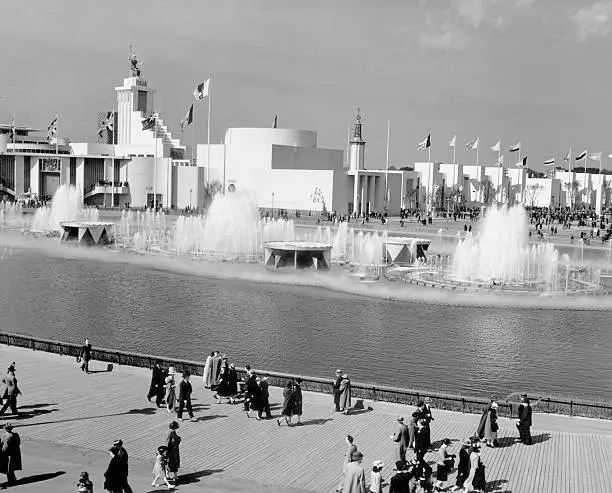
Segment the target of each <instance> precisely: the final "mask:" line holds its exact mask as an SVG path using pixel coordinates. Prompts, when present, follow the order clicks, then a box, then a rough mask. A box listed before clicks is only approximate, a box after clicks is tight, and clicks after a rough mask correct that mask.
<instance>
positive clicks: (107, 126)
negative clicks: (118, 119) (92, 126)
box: [98, 110, 115, 137]
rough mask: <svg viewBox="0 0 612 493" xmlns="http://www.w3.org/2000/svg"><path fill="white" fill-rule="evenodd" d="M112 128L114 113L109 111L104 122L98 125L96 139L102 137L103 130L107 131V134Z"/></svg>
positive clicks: (113, 125)
mask: <svg viewBox="0 0 612 493" xmlns="http://www.w3.org/2000/svg"><path fill="white" fill-rule="evenodd" d="M114 127H115V111H114V110H113V111H109V112H108V113H107V114H106V120H104V121H103V122H102V125H100V128H99V129H98V137H102V134H103V133H104V130H108V131H109V132H112V131H113V129H114Z"/></svg>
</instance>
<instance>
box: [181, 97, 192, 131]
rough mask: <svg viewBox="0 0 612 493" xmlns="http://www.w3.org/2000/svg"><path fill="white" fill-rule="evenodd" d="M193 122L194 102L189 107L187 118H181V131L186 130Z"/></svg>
mask: <svg viewBox="0 0 612 493" xmlns="http://www.w3.org/2000/svg"><path fill="white" fill-rule="evenodd" d="M192 123H193V104H192V105H191V106H190V107H189V111H187V114H186V115H185V118H183V119H182V120H181V132H182V131H183V130H185V129H186V128H187V127H188V126H189V125H191V124H192Z"/></svg>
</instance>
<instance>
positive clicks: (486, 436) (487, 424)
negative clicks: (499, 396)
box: [476, 400, 499, 447]
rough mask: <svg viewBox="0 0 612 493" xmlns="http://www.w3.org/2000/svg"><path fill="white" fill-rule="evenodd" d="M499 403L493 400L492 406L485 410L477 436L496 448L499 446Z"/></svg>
mask: <svg viewBox="0 0 612 493" xmlns="http://www.w3.org/2000/svg"><path fill="white" fill-rule="evenodd" d="M498 407H499V406H498V404H497V402H495V401H494V400H491V404H489V406H488V407H487V408H486V409H485V410H484V412H483V413H482V417H481V418H480V423H479V424H478V429H477V430H476V434H477V435H478V438H480V439H482V441H483V442H484V443H486V444H487V445H488V446H489V447H495V446H496V445H497V430H498V429H499V426H498V424H497V408H498Z"/></svg>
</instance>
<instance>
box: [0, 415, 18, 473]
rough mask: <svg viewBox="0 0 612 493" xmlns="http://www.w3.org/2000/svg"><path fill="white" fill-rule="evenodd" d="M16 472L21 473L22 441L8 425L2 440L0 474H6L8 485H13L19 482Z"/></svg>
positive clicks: (10, 425) (0, 444)
mask: <svg viewBox="0 0 612 493" xmlns="http://www.w3.org/2000/svg"><path fill="white" fill-rule="evenodd" d="M15 471H21V439H20V438H19V435H18V434H17V433H15V432H13V425H12V424H10V423H8V424H6V425H5V426H4V435H3V436H2V438H1V439H0V473H3V474H6V479H7V481H8V483H9V484H12V483H14V482H15V481H16V480H17V478H15Z"/></svg>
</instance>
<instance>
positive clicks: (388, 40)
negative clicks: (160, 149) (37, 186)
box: [0, 0, 612, 169]
mask: <svg viewBox="0 0 612 493" xmlns="http://www.w3.org/2000/svg"><path fill="white" fill-rule="evenodd" d="M5 3H6V4H5V5H3V7H2V17H3V20H4V22H3V23H2V24H3V25H2V29H1V30H0V46H2V50H0V97H1V98H2V99H0V121H2V122H6V123H9V122H10V121H11V118H12V116H13V114H15V115H16V122H17V124H18V125H29V126H32V127H35V128H41V129H46V126H47V125H48V124H49V122H50V121H51V120H52V118H53V117H54V116H55V114H59V116H60V130H59V133H60V134H61V135H62V136H67V137H69V138H70V139H71V141H73V142H79V141H90V142H92V141H95V140H96V131H97V128H96V121H97V120H96V119H97V112H98V111H104V110H110V109H111V108H113V106H114V105H115V104H116V94H115V91H114V88H115V87H116V86H119V85H121V83H122V79H123V78H124V77H128V76H129V62H128V53H129V47H130V45H132V46H133V49H134V51H135V53H136V54H137V56H138V58H139V59H140V60H142V61H143V66H142V75H143V77H144V78H146V79H147V80H148V81H149V84H150V85H152V86H153V87H155V88H156V89H157V92H156V95H155V101H156V106H157V108H158V109H159V111H160V113H161V116H162V118H163V119H164V121H165V122H167V124H168V125H169V126H170V129H171V130H172V132H173V134H174V135H175V136H177V137H179V138H181V140H182V143H183V144H186V145H191V143H192V132H191V130H187V131H186V132H185V133H183V134H181V132H180V128H179V121H180V120H181V118H183V116H184V115H185V113H186V111H187V109H188V108H189V105H190V104H191V103H192V102H193V95H192V93H193V89H194V88H195V86H196V85H197V83H199V82H202V81H203V80H205V79H207V78H208V77H209V74H212V85H211V142H212V143H218V142H221V141H222V138H223V135H224V134H225V131H226V129H227V128H229V127H268V126H271V125H272V122H273V120H274V116H275V115H278V125H279V127H282V128H298V129H306V130H315V131H317V133H318V142H319V147H325V148H334V149H345V148H346V138H347V126H348V124H349V123H350V122H352V121H353V120H354V116H355V114H356V111H357V107H360V108H361V113H362V117H363V120H362V121H363V124H364V130H363V133H364V138H365V139H366V141H367V145H366V167H367V168H370V169H376V168H384V166H385V160H386V140H387V120H388V119H390V144H389V164H390V166H395V167H397V168H399V167H402V166H408V165H410V164H412V163H413V162H414V161H426V160H427V152H423V151H417V144H418V143H419V141H421V140H423V139H424V138H426V137H427V135H428V134H429V133H431V142H432V148H431V158H432V160H433V161H445V162H451V161H452V149H451V148H450V147H449V146H448V141H449V140H450V139H451V138H452V137H453V135H455V134H457V161H458V162H462V163H464V164H475V160H476V156H475V151H465V144H466V143H467V142H468V141H470V140H472V139H474V138H476V137H479V138H480V149H479V162H480V163H481V164H485V163H486V164H493V163H494V162H495V160H496V158H497V155H496V153H493V152H492V151H490V149H489V148H490V147H491V146H493V145H494V144H495V143H496V142H497V141H498V140H500V139H501V140H502V149H503V151H504V154H505V159H506V163H507V164H508V163H511V164H512V163H514V162H515V161H516V160H517V159H516V154H513V155H510V154H509V153H508V152H507V151H508V147H509V146H510V145H513V144H516V143H517V142H519V141H520V142H521V143H522V153H523V155H527V156H528V159H529V166H530V167H531V168H535V169H543V168H544V167H543V165H542V163H543V161H544V160H545V159H548V158H550V157H555V158H556V160H557V164H560V163H562V159H563V156H564V155H565V154H566V153H567V151H568V148H569V147H570V146H571V147H572V151H573V154H574V155H576V154H578V153H579V152H580V151H582V150H584V149H588V151H589V152H599V151H602V152H603V155H604V156H605V159H604V167H607V168H612V160H611V159H609V158H607V155H608V154H610V153H612V141H611V139H610V138H609V137H608V136H609V133H610V113H611V111H610V110H611V109H612V105H611V104H610V103H611V99H612V96H611V92H610V89H609V88H610V85H611V78H612V77H611V76H612V67H611V66H610V48H612V44H611V39H612V38H611V37H612V32H611V31H612V29H611V28H612V0H601V1H596V2H593V1H591V0H581V1H579V0H375V1H372V0H370V1H366V0H332V1H330V0H308V1H301V2H297V1H294V0H242V1H238V0H223V1H219V0H129V1H126V0H105V1H104V2H91V1H83V0H61V1H60V0H56V1H49V0H44V1H43V0H28V1H27V2H5ZM206 107H207V106H206V104H198V105H197V107H196V110H195V119H196V133H197V135H196V140H197V142H198V143H205V142H206ZM590 165H592V166H597V165H598V163H595V162H591V163H590Z"/></svg>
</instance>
